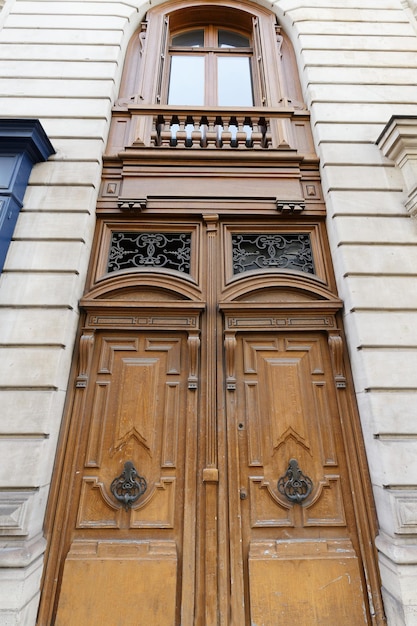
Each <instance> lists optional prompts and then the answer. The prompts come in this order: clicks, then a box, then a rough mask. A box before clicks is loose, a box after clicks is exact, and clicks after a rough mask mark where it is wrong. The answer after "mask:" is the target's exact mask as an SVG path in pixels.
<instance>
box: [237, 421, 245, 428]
mask: <svg viewBox="0 0 417 626" xmlns="http://www.w3.org/2000/svg"><path fill="white" fill-rule="evenodd" d="M237 427H238V429H239V430H243V429H244V425H243V424H242V422H239V424H238V425H237Z"/></svg>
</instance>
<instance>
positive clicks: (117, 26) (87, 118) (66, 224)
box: [0, 0, 417, 626]
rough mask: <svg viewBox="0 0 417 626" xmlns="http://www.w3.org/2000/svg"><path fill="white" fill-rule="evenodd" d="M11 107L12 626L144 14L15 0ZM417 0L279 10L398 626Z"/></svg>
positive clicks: (34, 539)
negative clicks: (114, 122) (104, 163)
mask: <svg viewBox="0 0 417 626" xmlns="http://www.w3.org/2000/svg"><path fill="white" fill-rule="evenodd" d="M1 4H4V5H5V6H4V8H3V11H2V13H1V14H0V28H1V30H0V111H1V115H2V116H4V117H10V118H16V117H30V118H39V120H40V121H41V123H42V125H43V127H44V129H45V131H46V132H47V134H48V136H49V138H50V140H51V142H52V144H53V146H54V148H55V151H56V154H55V155H54V156H53V157H51V158H50V159H49V161H48V162H47V163H41V164H38V165H36V166H35V167H34V169H33V171H32V176H31V179H30V184H29V187H28V190H27V193H26V196H25V201H24V207H23V209H22V211H21V214H20V217H19V220H18V224H17V227H16V230H15V236H14V240H13V242H12V244H11V246H10V249H9V253H8V257H7V259H6V264H5V268H4V271H3V273H2V275H1V277H0V406H1V417H0V458H1V459H2V462H1V464H0V535H2V536H1V537H0V547H1V549H0V623H1V624H4V625H5V626H6V625H7V626H12V625H13V626H14V625H17V624H25V625H28V626H32V625H33V624H34V623H35V619H36V610H37V602H38V594H39V582H40V576H41V571H42V555H43V552H44V549H45V542H44V539H43V534H42V524H43V518H44V511H45V506H46V499H47V493H48V486H49V483H50V479H51V473H52V469H53V463H54V456H55V449H56V444H57V438H58V435H59V428H60V421H61V417H62V411H63V406H64V400H65V395H66V389H67V384H68V375H69V368H70V363H71V357H72V351H73V346H74V341H75V334H76V329H77V323H78V310H77V302H78V299H79V298H80V296H81V294H82V292H83V286H84V281H85V275H86V270H87V266H88V260H89V254H90V250H91V243H92V234H93V228H94V211H95V204H96V198H97V193H98V185H99V181H100V173H101V155H102V153H103V150H104V146H105V142H106V136H107V131H108V125H109V119H110V115H111V106H112V103H113V102H114V100H115V98H116V96H117V92H118V84H119V80H120V74H121V70H122V65H123V58H124V53H125V50H126V46H127V44H128V41H129V38H130V36H131V35H132V34H133V32H134V31H135V30H136V28H137V27H138V26H139V23H140V21H141V19H143V16H144V13H145V10H146V8H147V5H146V6H145V5H143V6H141V2H140V0H137V1H134V0H130V1H120V2H118V1H111V0H100V1H98V0H97V1H94V0H92V1H83V0H72V1H66V0H56V1H53V0H52V1H47V2H45V1H42V0H39V1H36V0H33V1H30V2H27V1H25V0H6V2H5V3H0V7H1ZM412 4H415V3H407V2H401V1H400V0H332V2H326V1H325V0H278V1H277V2H276V3H275V4H274V5H273V9H274V10H275V11H276V13H277V15H278V17H279V20H280V22H281V24H282V25H283V27H284V28H285V30H286V32H287V34H288V35H289V37H290V38H291V40H292V43H293V45H294V48H295V51H296V55H297V59H298V64H299V71H300V77H301V81H302V84H303V88H304V97H305V100H306V102H307V105H308V107H309V108H310V110H311V114H312V127H313V132H314V138H315V142H316V150H317V153H318V155H319V157H320V159H321V168H322V177H323V189H324V192H325V198H326V203H327V209H328V228H329V237H330V243H331V249H332V253H333V259H334V266H335V272H336V277H337V282H338V288H339V293H340V296H341V297H342V298H343V299H344V301H345V327H346V332H347V338H348V343H349V349H350V357H351V362H352V368H353V373H354V380H355V387H356V391H357V398H358V404H359V409H360V413H361V420H362V425H363V431H364V437H365V444H366V448H367V453H368V459H369V466H370V471H371V478H372V482H373V485H374V492H375V498H376V505H377V513H378V518H379V524H380V528H381V533H380V536H379V538H378V547H379V549H380V563H381V574H382V580H383V585H384V597H385V603H386V610H387V615H388V618H389V619H388V623H389V624H390V625H395V626H397V625H403V624H406V625H412V624H415V623H416V621H417V591H416V589H417V585H416V582H417V538H416V533H417V479H416V478H415V477H416V476H417V467H416V466H417V454H416V439H417V427H416V420H415V410H416V409H415V400H416V397H417V396H416V387H417V382H416V374H415V372H416V371H417V331H416V328H417V324H416V321H417V289H416V280H415V274H416V270H415V267H416V266H417V264H416V260H417V223H416V221H415V220H414V219H411V217H410V214H409V213H408V212H407V209H406V208H405V206H404V201H405V200H406V198H407V194H406V193H405V191H404V187H405V184H404V179H403V176H402V173H401V168H400V167H398V166H397V165H396V164H395V163H394V161H391V160H390V159H389V158H388V157H387V156H384V154H383V153H382V151H381V149H380V147H379V145H378V144H377V143H376V141H377V139H378V137H379V135H380V134H381V132H382V131H383V129H384V127H385V125H386V124H387V122H388V121H389V120H390V118H391V117H392V116H393V115H397V116H398V115H400V116H407V115H413V113H414V112H415V103H416V101H417V87H416V84H415V75H416V70H417V68H416V65H417V55H416V51H417V31H416V24H415V21H414V17H413V11H412V10H411V9H412V8H413V7H412V6H411V5H412Z"/></svg>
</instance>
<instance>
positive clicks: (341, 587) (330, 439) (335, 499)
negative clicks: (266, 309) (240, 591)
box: [229, 332, 370, 626]
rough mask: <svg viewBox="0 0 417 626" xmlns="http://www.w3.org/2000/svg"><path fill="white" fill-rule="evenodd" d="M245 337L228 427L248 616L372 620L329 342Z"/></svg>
mask: <svg viewBox="0 0 417 626" xmlns="http://www.w3.org/2000/svg"><path fill="white" fill-rule="evenodd" d="M237 340H238V341H237V345H236V379H237V388H236V391H233V392H232V393H233V394H235V395H236V410H235V413H234V416H233V419H232V420H231V421H230V420H229V424H233V428H234V429H235V430H236V432H237V435H236V440H237V446H236V449H237V450H238V452H237V456H238V459H237V465H238V468H237V469H238V479H237V481H238V484H237V485H236V486H237V487H238V488H239V495H240V510H239V514H240V515H241V519H242V546H243V554H242V566H243V571H244V580H245V582H244V586H245V595H246V622H247V623H248V624H249V623H250V624H263V625H264V626H277V625H278V624H292V623H297V624H300V625H301V624H302V625H305V626H311V624H323V625H325V626H334V624H338V625H340V626H351V625H352V624H355V625H359V624H368V623H370V622H368V619H369V616H368V613H367V608H366V606H365V600H364V595H363V591H364V581H363V574H362V571H361V564H360V559H359V558H358V555H359V549H358V541H357V536H356V526H355V520H354V518H353V506H352V501H351V494H350V486H349V474H348V469H347V467H346V461H345V454H346V451H345V450H344V448H343V434H342V428H341V422H340V417H339V414H338V406H337V403H336V396H335V386H334V381H333V378H332V374H331V363H330V359H329V350H328V344H327V339H326V337H325V336H324V335H322V334H320V333H304V332H301V333H299V334H297V333H292V334H288V333H283V334H280V333H274V334H265V333H264V334H259V335H255V334H242V335H240V336H239V335H238V336H237ZM233 406H234V405H233V404H231V405H230V410H231V411H232V412H233Z"/></svg>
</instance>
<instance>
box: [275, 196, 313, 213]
mask: <svg viewBox="0 0 417 626" xmlns="http://www.w3.org/2000/svg"><path fill="white" fill-rule="evenodd" d="M276 205H277V211H278V213H301V212H302V211H304V209H305V208H306V205H305V203H304V202H303V201H301V202H299V201H295V202H294V200H278V199H277V200H276Z"/></svg>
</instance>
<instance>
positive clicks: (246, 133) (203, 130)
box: [151, 113, 271, 149]
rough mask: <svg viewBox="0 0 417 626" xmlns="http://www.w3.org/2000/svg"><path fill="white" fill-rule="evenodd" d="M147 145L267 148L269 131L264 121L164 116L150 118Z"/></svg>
mask: <svg viewBox="0 0 417 626" xmlns="http://www.w3.org/2000/svg"><path fill="white" fill-rule="evenodd" d="M151 145H153V146H161V147H164V148H166V147H176V148H208V149H210V148H239V149H244V148H255V149H261V148H268V147H269V146H270V145H271V128H270V125H269V120H268V119H267V118H265V117H260V116H258V115H256V116H248V115H230V114H227V113H226V114H220V115H214V114H212V115H201V114H195V113H194V114H188V113H176V114H174V115H172V114H170V113H164V114H161V115H157V116H154V118H153V125H152V133H151Z"/></svg>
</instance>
